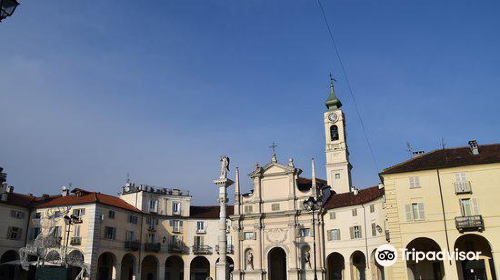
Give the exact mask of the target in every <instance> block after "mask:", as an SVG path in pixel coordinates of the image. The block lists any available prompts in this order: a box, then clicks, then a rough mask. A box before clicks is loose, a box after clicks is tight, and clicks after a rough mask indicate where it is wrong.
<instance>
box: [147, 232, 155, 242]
mask: <svg viewBox="0 0 500 280" xmlns="http://www.w3.org/2000/svg"><path fill="white" fill-rule="evenodd" d="M148 243H156V234H154V233H149V234H148Z"/></svg>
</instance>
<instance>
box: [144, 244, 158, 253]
mask: <svg viewBox="0 0 500 280" xmlns="http://www.w3.org/2000/svg"><path fill="white" fill-rule="evenodd" d="M160 250H161V244H160V243H146V244H144V251H146V252H156V253H158V252H160Z"/></svg>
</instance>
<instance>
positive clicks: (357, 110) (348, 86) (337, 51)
mask: <svg viewBox="0 0 500 280" xmlns="http://www.w3.org/2000/svg"><path fill="white" fill-rule="evenodd" d="M317 2H318V5H319V8H320V10H321V14H322V15H323V20H324V21H325V24H326V28H327V30H328V34H329V35H330V39H331V41H332V43H333V46H334V49H335V53H336V55H337V59H338V61H339V64H340V68H342V73H343V74H344V80H345V82H346V84H347V88H348V89H349V93H350V94H351V98H352V101H353V104H354V108H355V109H356V114H357V115H358V119H359V122H360V124H361V128H362V129H363V134H364V135H365V139H366V144H368V149H369V150H370V154H371V156H372V160H373V164H374V166H375V169H376V171H377V173H378V172H379V169H378V163H377V160H376V158H375V154H374V153H373V149H372V145H371V143H370V139H369V138H368V133H367V132H366V128H365V124H364V123H363V118H362V117H361V114H360V112H359V109H358V104H357V103H356V98H354V92H353V90H352V87H351V83H349V78H348V76H347V71H346V68H345V66H344V63H343V62H342V58H341V56H340V51H339V48H338V46H337V42H336V41H335V37H333V32H332V28H331V27H330V24H329V23H328V19H327V17H326V14H325V10H324V9H323V5H322V4H321V1H320V0H317Z"/></svg>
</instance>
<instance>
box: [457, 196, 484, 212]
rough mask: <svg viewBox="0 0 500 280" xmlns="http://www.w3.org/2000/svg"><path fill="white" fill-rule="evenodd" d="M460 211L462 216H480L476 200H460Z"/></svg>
mask: <svg viewBox="0 0 500 280" xmlns="http://www.w3.org/2000/svg"><path fill="white" fill-rule="evenodd" d="M460 210H461V211H462V216H473V215H481V213H480V211H479V204H478V202H477V199H476V198H465V199H460Z"/></svg>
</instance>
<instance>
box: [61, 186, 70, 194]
mask: <svg viewBox="0 0 500 280" xmlns="http://www.w3.org/2000/svg"><path fill="white" fill-rule="evenodd" d="M61 194H62V196H68V195H69V189H68V187H66V186H63V187H62V192H61Z"/></svg>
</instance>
